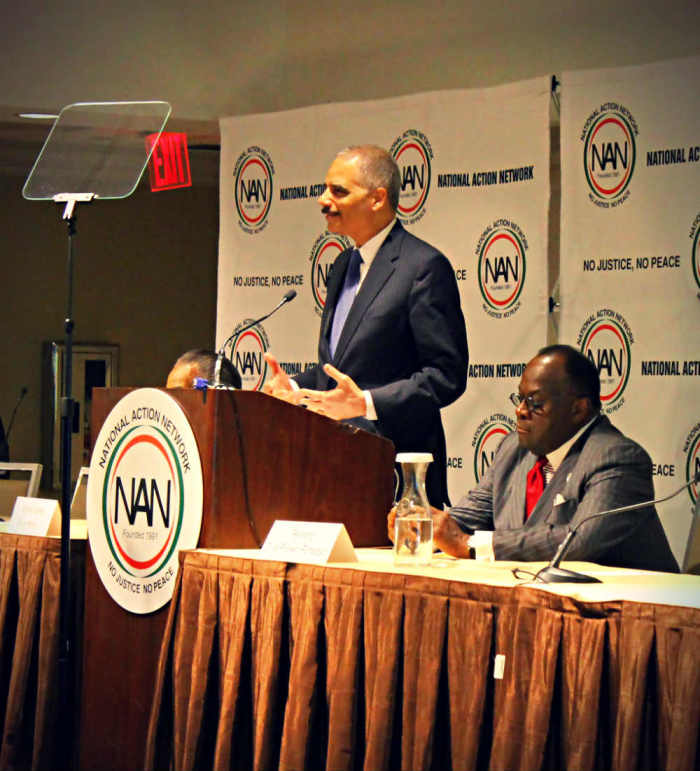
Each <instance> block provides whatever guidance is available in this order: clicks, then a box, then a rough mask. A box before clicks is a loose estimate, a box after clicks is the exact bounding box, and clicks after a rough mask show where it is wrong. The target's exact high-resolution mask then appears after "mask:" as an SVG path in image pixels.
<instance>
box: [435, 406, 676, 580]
mask: <svg viewBox="0 0 700 771" xmlns="http://www.w3.org/2000/svg"><path fill="white" fill-rule="evenodd" d="M534 462H535V456H534V455H533V454H532V453H531V452H529V451H528V450H526V449H524V448H522V447H520V445H519V443H518V437H517V434H515V433H513V434H509V435H508V436H507V437H506V438H505V439H504V440H503V442H502V443H501V446H500V447H499V449H498V451H497V452H496V455H495V457H494V461H493V463H492V465H491V468H490V469H489V470H488V472H487V473H486V474H485V475H484V477H483V479H482V480H481V481H480V482H479V484H477V486H476V487H475V488H474V489H473V490H472V491H471V492H469V493H468V494H467V495H466V496H465V497H464V498H462V500H460V501H459V503H458V504H457V505H456V506H454V507H453V508H452V509H451V510H450V513H451V515H452V516H453V517H454V518H455V519H456V520H457V522H458V523H459V525H460V526H461V527H462V528H463V529H464V530H467V531H468V532H473V531H474V530H493V531H494V534H493V550H494V555H495V557H496V559H499V560H533V561H535V560H550V559H551V558H552V557H553V556H554V552H555V551H556V549H557V547H558V546H559V544H560V543H561V541H563V539H564V537H565V536H566V533H567V531H568V529H569V527H570V526H571V527H575V526H576V525H577V524H578V523H580V522H581V521H582V520H583V519H585V518H586V517H587V516H590V515H591V514H594V513H596V512H600V511H605V510H607V509H612V508H617V507H618V506H626V505H628V504H632V503H640V502H642V501H645V500H650V499H652V498H653V497H654V485H653V482H652V476H651V460H650V458H649V456H648V455H647V453H646V452H645V451H644V449H643V448H642V447H640V446H639V445H638V444H637V443H636V442H633V441H632V440H631V439H629V438H628V437H626V436H624V435H623V434H622V433H621V432H620V431H618V430H617V429H616V428H615V427H614V426H613V425H612V424H611V423H610V421H609V420H608V418H607V417H605V416H602V415H601V416H599V417H598V418H597V419H596V420H595V422H594V423H593V424H592V425H591V426H590V427H589V428H588V429H587V430H586V431H585V432H584V433H583V434H582V435H581V436H580V437H579V438H578V439H577V441H576V442H575V443H574V444H573V445H572V447H571V449H570V450H569V452H568V453H567V455H566V457H565V458H564V460H563V461H562V463H561V466H559V468H558V469H557V471H556V473H555V474H554V477H553V478H552V480H551V481H550V483H549V484H548V485H547V487H546V488H545V490H544V493H543V494H542V497H541V498H540V500H539V501H538V503H537V505H536V506H535V508H534V509H533V511H532V514H531V515H530V517H529V518H528V520H527V521H524V519H525V489H526V477H527V472H528V471H529V470H530V468H532V465H533V463H534ZM559 496H561V497H559ZM555 499H556V500H557V501H561V500H562V499H563V501H564V502H563V503H561V504H560V505H557V506H554V502H555ZM566 559H570V560H586V561H589V562H598V563H601V564H604V565H616V566H620V567H628V568H642V569H646V570H662V571H670V572H678V564H677V562H676V560H675V558H674V557H673V554H672V552H671V549H670V547H669V545H668V540H667V539H666V534H665V533H664V529H663V526H662V525H661V522H660V520H659V517H658V515H657V513H656V509H655V508H653V507H650V508H645V509H641V510H639V511H632V512H625V513H623V514H612V515H610V516H608V517H600V518H598V519H594V520H592V521H591V522H589V523H587V524H585V525H582V527H581V529H580V530H579V531H578V532H577V533H576V535H575V536H574V538H573V540H572V542H571V546H570V549H569V551H568V552H567V555H566Z"/></svg>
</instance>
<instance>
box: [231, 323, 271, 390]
mask: <svg viewBox="0 0 700 771" xmlns="http://www.w3.org/2000/svg"><path fill="white" fill-rule="evenodd" d="M251 321H253V319H243V321H241V322H240V323H238V324H237V325H236V326H235V327H234V329H233V334H234V335H236V336H235V337H234V338H233V343H232V344H231V361H232V362H233V365H234V366H235V367H236V369H237V370H238V372H239V373H240V376H241V381H242V386H243V388H245V389H246V390H248V391H259V390H260V389H261V388H262V386H263V383H264V382H265V376H266V375H267V362H266V361H265V359H264V358H263V354H264V353H266V352H267V351H268V350H269V349H270V341H269V339H268V337H267V333H266V332H265V329H264V327H263V325H262V324H255V325H254V326H252V327H251V328H250V329H246V330H245V331H244V332H242V333H241V334H240V335H238V334H236V332H237V330H239V329H240V330H242V329H243V328H244V327H245V326H247V325H248V324H250V322H251Z"/></svg>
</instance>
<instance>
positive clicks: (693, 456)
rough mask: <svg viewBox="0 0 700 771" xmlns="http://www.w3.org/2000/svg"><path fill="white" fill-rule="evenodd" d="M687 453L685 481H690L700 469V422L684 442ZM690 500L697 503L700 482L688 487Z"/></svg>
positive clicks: (684, 449) (699, 494)
mask: <svg viewBox="0 0 700 771" xmlns="http://www.w3.org/2000/svg"><path fill="white" fill-rule="evenodd" d="M683 452H684V453H685V481H686V482H690V480H691V479H694V478H695V475H696V474H697V473H698V471H700V423H696V424H695V425H694V426H693V427H692V429H691V430H690V432H689V433H688V436H686V438H685V442H684V443H683ZM688 493H689V495H690V500H691V501H692V502H693V505H695V503H696V501H697V500H698V496H700V484H692V485H690V487H689V488H688Z"/></svg>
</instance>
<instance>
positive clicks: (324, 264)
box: [309, 231, 352, 316]
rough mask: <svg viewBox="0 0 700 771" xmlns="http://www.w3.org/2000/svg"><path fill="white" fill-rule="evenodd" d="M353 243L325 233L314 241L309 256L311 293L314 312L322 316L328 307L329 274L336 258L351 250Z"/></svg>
mask: <svg viewBox="0 0 700 771" xmlns="http://www.w3.org/2000/svg"><path fill="white" fill-rule="evenodd" d="M351 246H352V243H351V241H350V239H349V238H347V237H346V236H343V235H336V234H334V233H329V232H328V231H324V232H323V233H321V235H320V236H319V237H318V238H317V239H316V240H315V241H314V245H313V246H312V247H311V254H310V255H309V263H310V265H311V293H312V294H313V298H314V310H315V311H316V313H317V314H318V315H319V316H320V315H321V314H322V313H323V309H324V307H325V305H326V289H327V286H328V272H329V271H330V269H331V265H333V263H334V262H335V258H336V257H337V256H338V255H339V254H340V253H341V252H343V251H345V250H346V249H349V248H350V247H351Z"/></svg>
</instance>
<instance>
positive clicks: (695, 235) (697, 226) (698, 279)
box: [690, 214, 700, 289]
mask: <svg viewBox="0 0 700 771" xmlns="http://www.w3.org/2000/svg"><path fill="white" fill-rule="evenodd" d="M690 241H691V244H692V246H691V247H690V264H691V265H692V269H693V278H694V279H695V283H696V284H697V285H698V289H700V214H698V216H697V217H696V218H695V221H694V222H693V227H692V228H691V229H690Z"/></svg>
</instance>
